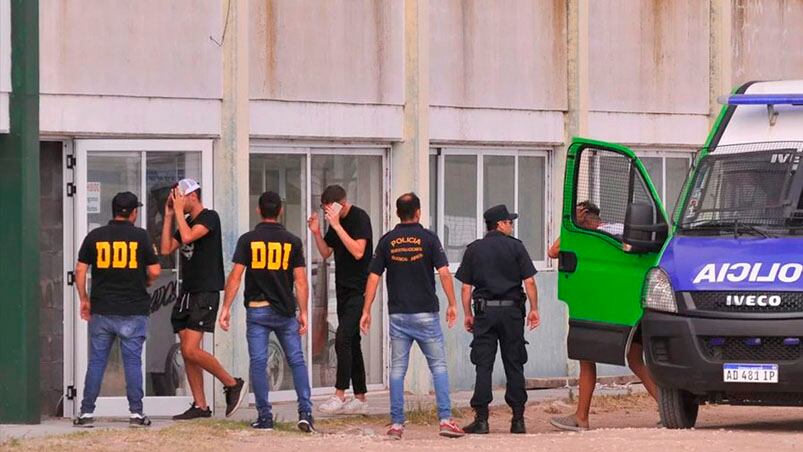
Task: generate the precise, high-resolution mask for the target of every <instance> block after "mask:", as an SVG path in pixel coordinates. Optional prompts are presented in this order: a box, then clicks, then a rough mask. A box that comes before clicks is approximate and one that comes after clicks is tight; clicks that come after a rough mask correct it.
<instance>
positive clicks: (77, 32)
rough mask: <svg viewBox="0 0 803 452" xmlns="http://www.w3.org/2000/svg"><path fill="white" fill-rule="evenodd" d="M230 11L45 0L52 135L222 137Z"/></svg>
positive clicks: (44, 101)
mask: <svg viewBox="0 0 803 452" xmlns="http://www.w3.org/2000/svg"><path fill="white" fill-rule="evenodd" d="M221 12H222V11H221V5H220V3H219V2H216V1H204V2H197V1H193V0H176V1H170V2H165V1H162V0H138V1H136V2H132V1H127V0H112V1H101V0H48V1H42V2H40V13H39V17H40V25H39V27H40V61H41V67H40V71H41V87H40V89H41V92H42V97H41V128H42V131H43V132H44V133H57V134H76V135H97V134H101V135H112V134H131V135H162V136H163V135H218V134H219V129H220V120H219V114H220V113H219V99H220V98H221V92H222V85H221V83H222V82H221V78H222V71H221V70H222V62H221V49H220V47H219V46H218V45H217V44H215V43H214V42H213V41H212V40H211V39H210V37H214V38H215V39H217V40H220V35H221V31H222V21H223V19H222V17H221ZM99 96H105V97H99Z"/></svg>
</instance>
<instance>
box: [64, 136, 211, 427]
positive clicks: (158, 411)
mask: <svg viewBox="0 0 803 452" xmlns="http://www.w3.org/2000/svg"><path fill="white" fill-rule="evenodd" d="M74 149H75V153H74V154H75V158H76V165H75V171H74V174H73V177H74V183H75V187H76V190H75V195H74V196H73V197H72V198H71V199H72V200H73V201H72V202H71V203H72V206H71V210H72V211H73V216H72V217H73V218H74V220H73V222H71V223H70V226H69V227H70V228H72V227H73V224H74V230H73V231H72V240H71V241H70V242H71V243H73V244H79V243H81V242H82V241H83V239H84V237H85V236H86V233H87V227H88V225H87V218H86V211H87V198H86V182H87V153H88V152H108V153H114V152H140V153H142V154H141V155H142V169H143V171H142V176H141V177H142V181H141V183H140V184H141V185H140V187H141V188H142V187H143V186H144V185H145V177H146V172H145V169H146V162H147V160H146V154H145V153H146V152H200V153H201V175H202V176H201V181H200V182H201V186H202V187H204V198H205V199H207V200H209V201H208V202H209V204H210V205H211V204H212V202H213V200H214V193H213V190H214V186H213V175H212V161H213V156H212V140H180V139H177V140H171V139H154V140H149V139H132V140H128V139H86V140H83V139H81V140H75V143H74ZM65 174H66V172H65ZM65 185H66V176H65ZM141 198H142V199H141V200H140V201H141V202H142V203H143V204H145V203H146V202H147V197H146V196H144V193H141ZM66 204H67V201H66V197H65V212H67V210H66V207H67V206H66ZM212 207H214V206H212ZM141 209H142V211H147V206H145V205H143V207H142V208H141ZM145 221H147V219H146V216H145V215H141V216H140V217H139V224H138V226H140V227H144V222H145ZM67 223H68V222H67V221H65V234H66V233H67V228H68V226H67ZM66 243H67V241H65V257H64V259H65V263H66V264H67V265H68V266H67V268H68V269H72V268H73V265H74V262H75V260H76V257H77V256H76V253H77V251H76V250H77V246H74V245H73V247H72V250H70V253H69V254H70V255H69V256H68V250H67V248H66ZM65 290H68V291H69V296H65V304H69V306H66V305H65V310H64V316H65V331H64V337H65V344H68V343H69V344H70V348H71V350H69V353H68V351H67V348H68V347H67V346H66V345H65V366H66V365H67V363H68V362H69V363H71V364H72V369H70V371H69V372H68V371H65V380H66V379H67V375H68V374H70V376H71V377H72V378H73V383H72V385H73V386H74V387H75V388H76V397H75V399H74V400H72V401H71V402H72V403H71V404H70V405H72V406H71V407H70V408H71V410H70V411H68V407H67V404H66V403H65V409H64V415H65V416H68V415H69V413H72V414H76V413H77V412H78V410H79V409H80V403H81V402H80V401H81V399H82V398H83V386H84V376H85V372H86V368H87V363H88V348H87V345H88V342H87V339H86V338H87V329H88V328H87V323H86V322H84V321H81V320H80V316H79V313H78V309H79V308H78V303H76V302H75V293H74V292H75V289H74V288H73V287H69V288H66V289H65ZM68 300H69V303H68ZM68 319H70V322H69V323H68V322H67V321H68ZM68 331H69V333H70V334H71V336H70V337H69V339H68V336H67V334H68ZM203 346H204V349H206V350H214V339H213V336H212V335H204V341H203ZM146 349H147V348H146V347H144V348H143V358H144V354H145V350H146ZM68 355H69V356H68ZM68 358H70V360H69V361H68V360H67V359H68ZM145 362H146V361H145V359H143V386H147V382H146V380H145V364H144V363H145ZM65 382H66V381H65ZM204 388H205V392H206V398H207V400H208V402H209V405H210V406H214V398H213V394H214V393H213V379H212V376H211V375H210V374H209V373H206V372H205V373H204ZM143 389H144V388H143ZM191 402H192V396H176V397H148V396H146V397H145V399H144V405H145V411H146V413H148V414H149V415H152V416H168V415H174V414H177V413H178V412H179V411H180V410H181V409H182V408H184V407H186V405H187V404H189V403H191ZM127 414H128V400H127V399H126V397H124V396H118V397H98V400H97V407H96V409H95V415H96V416H124V415H127Z"/></svg>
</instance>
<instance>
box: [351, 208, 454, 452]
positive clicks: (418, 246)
mask: <svg viewBox="0 0 803 452" xmlns="http://www.w3.org/2000/svg"><path fill="white" fill-rule="evenodd" d="M396 214H397V215H398V216H399V220H400V221H401V223H400V224H398V225H397V226H396V227H395V228H394V229H393V230H392V231H390V232H388V233H387V234H385V236H384V237H382V239H380V240H379V244H377V246H376V253H375V254H374V258H373V260H372V261H371V267H370V271H371V274H370V275H369V276H368V284H367V285H366V288H365V305H364V306H363V310H362V318H361V319H360V328H361V329H362V332H363V334H368V329H369V328H370V327H371V305H372V304H373V302H374V296H375V295H376V289H377V286H379V278H380V277H381V276H382V273H383V272H384V271H385V269H387V270H388V276H387V280H388V295H389V298H388V311H389V312H390V348H391V365H390V416H391V421H392V422H393V424H392V425H391V427H390V429H389V430H388V432H387V435H388V436H389V437H390V438H392V439H401V437H402V434H403V433H404V421H405V418H404V376H405V374H406V373H407V364H408V362H409V359H410V347H412V346H413V342H417V343H418V346H419V348H420V349H421V351H422V352H423V353H424V356H425V357H426V358H427V363H428V364H429V370H430V372H432V379H433V381H434V384H435V398H436V400H437V404H438V418H439V420H440V435H441V436H446V437H450V438H457V437H461V436H463V435H465V433H464V432H463V430H462V429H460V427H458V426H457V424H455V423H454V421H452V419H451V414H452V405H451V401H450V400H449V375H448V373H447V371H446V349H445V347H444V344H443V332H442V331H441V324H440V320H439V319H438V311H439V309H440V307H439V303H438V297H437V295H435V274H434V270H437V271H438V275H439V276H440V280H441V284H442V285H443V290H444V292H446V298H447V300H448V301H449V307H448V308H447V309H446V323H447V324H448V326H449V328H451V327H453V326H454V324H455V321H456V320H457V302H456V301H455V294H454V285H453V284H452V275H451V274H450V273H449V261H448V260H447V258H446V253H444V251H443V247H442V246H441V242H440V240H438V236H437V235H435V233H434V232H431V231H429V230H427V229H424V227H423V226H421V223H419V221H420V219H421V200H420V199H419V198H418V196H416V194H415V193H406V194H403V195H401V196H400V197H399V199H397V200H396Z"/></svg>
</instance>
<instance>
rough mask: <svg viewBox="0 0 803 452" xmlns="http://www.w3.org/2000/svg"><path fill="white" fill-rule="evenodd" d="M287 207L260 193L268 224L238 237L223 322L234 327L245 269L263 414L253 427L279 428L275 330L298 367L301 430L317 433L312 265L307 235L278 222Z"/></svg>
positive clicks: (254, 373)
mask: <svg viewBox="0 0 803 452" xmlns="http://www.w3.org/2000/svg"><path fill="white" fill-rule="evenodd" d="M282 210H283V209H282V200H281V198H280V197H279V195H278V194H276V193H274V192H272V191H268V192H265V193H263V194H262V196H260V197H259V213H260V215H261V216H262V222H261V223H259V224H258V225H257V226H256V227H255V228H254V230H253V231H250V232H246V233H245V234H243V235H242V236H241V237H240V239H239V240H238V241H237V247H236V248H235V250H234V257H233V258H232V262H234V267H232V270H231V273H229V278H228V280H227V281H226V293H225V296H224V299H223V309H221V311H220V326H221V328H223V329H224V330H226V331H228V329H229V322H230V320H231V305H232V303H233V302H234V298H235V297H236V296H237V291H238V290H239V288H240V281H241V280H242V275H243V272H245V292H244V298H245V308H246V328H247V329H246V337H247V339H248V355H249V357H250V360H251V363H250V374H251V387H252V389H253V390H254V398H255V399H256V406H257V413H258V417H257V420H256V421H255V422H254V423H252V424H251V426H252V427H254V428H258V429H267V430H271V429H273V415H272V413H271V404H270V402H268V391H269V387H268V376H267V364H268V343H269V339H270V333H271V332H273V333H274V334H276V337H277V338H278V339H279V343H280V344H281V346H282V349H283V350H284V354H285V356H286V357H287V363H288V364H289V365H290V369H292V371H293V384H294V386H295V389H296V394H297V396H298V424H297V425H298V428H299V429H301V430H303V431H305V432H310V433H311V432H313V431H314V427H313V420H312V402H311V401H310V396H311V394H312V391H311V389H310V384H309V377H308V376H307V364H306V362H305V361H304V352H303V351H302V345H301V336H303V335H305V334H306V333H307V298H308V294H309V287H308V285H307V268H306V265H305V262H304V249H303V247H302V244H301V239H299V238H298V237H296V236H295V235H293V234H291V233H290V232H288V231H287V230H286V229H285V228H284V226H282V224H281V223H279V222H278V218H279V216H280V215H281V213H282ZM293 289H295V292H294V291H293ZM296 309H298V318H296Z"/></svg>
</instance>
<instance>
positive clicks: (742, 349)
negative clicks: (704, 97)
mask: <svg viewBox="0 0 803 452" xmlns="http://www.w3.org/2000/svg"><path fill="white" fill-rule="evenodd" d="M789 92H792V93H803V80H799V81H780V82H760V83H752V84H747V85H745V86H742V87H740V88H738V89H737V90H736V92H735V94H734V95H732V96H729V97H727V98H726V99H725V103H726V105H725V106H724V108H723V110H722V113H721V114H720V116H719V118H718V120H717V122H716V124H715V125H714V128H713V130H712V131H711V134H710V135H709V137H708V139H707V140H706V145H705V147H704V148H703V149H702V150H701V151H700V152H699V154H698V156H697V158H696V159H695V162H694V165H693V167H692V168H691V171H690V173H689V177H688V179H687V180H686V182H685V184H684V187H683V190H682V192H681V195H680V198H679V200H678V202H677V209H676V211H675V213H674V216H673V217H672V218H670V216H669V215H667V212H666V211H665V209H664V207H663V205H662V203H661V202H660V200H659V199H658V196H657V194H656V190H655V188H654V187H653V185H652V182H651V181H650V177H649V175H648V174H647V171H646V169H645V168H644V166H643V165H642V164H641V162H640V161H639V159H638V158H637V157H636V156H635V154H634V153H633V152H632V151H631V150H629V149H627V148H625V147H623V146H619V145H614V144H609V143H603V142H599V141H592V140H585V139H575V140H574V141H573V143H572V145H571V147H570V148H569V151H568V153H567V165H566V178H565V189H564V193H565V199H564V207H563V218H562V227H561V234H560V237H561V244H560V256H559V270H560V278H559V286H558V296H559V298H560V299H561V300H563V301H564V302H566V303H567V305H568V307H569V316H570V327H569V336H568V349H569V356H570V357H571V358H574V359H583V360H590V361H597V362H608V363H614V364H620V365H621V364H624V362H625V357H626V356H627V350H628V349H629V347H630V344H631V341H632V339H633V335H634V334H635V333H636V331H637V327H638V326H641V327H642V329H643V340H644V353H645V358H646V362H647V365H648V367H649V370H650V373H651V374H652V376H653V377H654V379H655V381H656V383H657V384H658V386H659V394H660V397H659V400H660V402H659V409H660V413H661V420H662V423H663V424H664V425H665V426H666V427H669V428H689V427H692V426H693V425H694V424H695V422H696V418H697V410H698V406H699V405H700V404H701V403H706V402H708V403H732V404H760V405H803V356H801V338H802V337H803V278H801V275H803V262H801V254H800V250H801V249H802V248H801V247H803V171H801V169H800V168H799V164H800V160H801V159H800V157H801V155H803V108H801V106H803V94H791V95H790V94H784V93H789ZM583 200H590V201H591V202H593V203H594V204H596V205H597V206H599V208H600V211H601V214H600V217H601V221H602V223H603V224H604V225H605V227H599V228H595V229H587V228H584V227H583V225H582V223H581V222H579V221H578V220H577V218H575V216H576V213H575V208H574V206H575V205H576V203H577V202H579V201H583ZM600 294H609V295H603V296H600Z"/></svg>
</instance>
